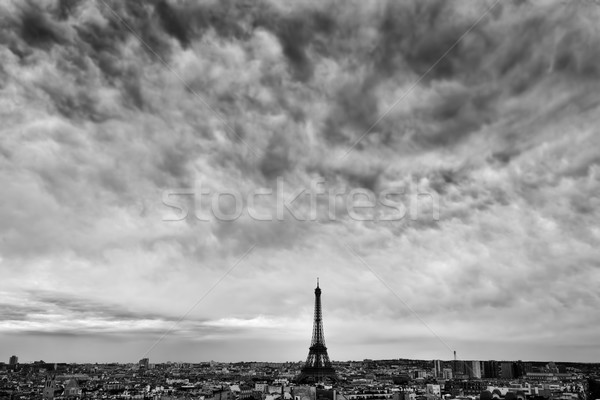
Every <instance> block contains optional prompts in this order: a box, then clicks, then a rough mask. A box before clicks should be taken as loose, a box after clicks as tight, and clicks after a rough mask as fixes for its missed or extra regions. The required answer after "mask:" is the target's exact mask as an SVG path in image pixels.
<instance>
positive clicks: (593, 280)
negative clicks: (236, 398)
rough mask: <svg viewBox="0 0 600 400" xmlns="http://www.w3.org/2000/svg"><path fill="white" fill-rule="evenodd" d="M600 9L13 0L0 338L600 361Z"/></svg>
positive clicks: (134, 356) (3, 87)
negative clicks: (319, 323)
mask: <svg viewBox="0 0 600 400" xmlns="http://www.w3.org/2000/svg"><path fill="white" fill-rule="evenodd" d="M598 20H600V5H599V4H597V2H593V1H581V2H565V1H562V0H547V1H546V0H544V1H541V0H526V1H509V2H501V3H498V2H497V1H492V0H486V1H479V0H469V1H460V2H458V1H444V0H427V1H421V0H405V1H383V0H382V1H379V0H378V1H371V2H365V1H359V0H348V2H339V1H337V0H326V1H313V0H306V1H297V2H292V1H278V0H258V1H246V0H233V1H215V0H202V1H191V0H177V1H175V0H160V1H159V0H156V1H154V0H153V1H150V2H146V1H141V0H131V1H129V0H128V1H126V2H121V1H118V0H92V1H83V2H80V1H69V0H60V1H59V0H52V1H43V0H31V1H26V2H23V1H19V0H5V1H0V23H1V24H2V26H3V27H4V28H3V29H2V30H0V55H1V57H2V60H3V62H2V66H1V67H0V119H1V121H2V126H1V127H0V130H1V132H0V187H1V188H2V190H1V192H2V204H3V207H0V221H1V222H0V273H1V276H0V343H1V344H2V346H1V349H0V351H2V352H4V351H6V352H9V353H10V354H8V353H6V357H5V355H4V353H3V354H2V357H4V358H7V357H8V356H10V355H12V354H15V355H17V356H18V357H19V360H22V362H27V361H35V360H39V359H43V360H48V361H50V360H58V361H65V362H113V361H118V362H125V361H130V362H134V361H136V360H139V359H142V358H146V357H147V358H149V359H150V360H155V361H156V362H158V361H167V360H181V361H188V362H190V361H193V360H202V359H203V360H206V359H209V360H210V359H215V360H222V361H239V360H249V359H254V360H261V361H267V360H269V361H284V360H304V359H305V357H306V351H307V348H308V346H309V345H310V332H311V327H312V323H313V300H314V299H313V292H312V290H313V288H314V283H315V279H316V277H319V278H320V285H321V288H322V289H323V291H324V292H325V293H326V296H324V298H323V317H324V321H325V325H324V331H325V335H326V337H327V349H328V354H329V357H330V358H331V359H332V360H348V359H356V360H361V359H365V358H372V359H388V358H414V359H429V360H432V359H444V360H445V359H452V352H453V351H457V352H458V357H459V358H460V359H466V360H502V359H509V360H519V359H527V360H550V361H581V362H594V361H598V360H599V359H600V343H599V339H598V338H600V314H599V313H598V312H597V310H598V309H599V308H600V291H598V287H600V246H599V243H600V228H599V227H600V197H599V195H598V193H600V152H599V149H600V133H599V132H598V128H597V127H598V126H600V101H599V100H598V96H597V93H599V89H600V84H599V82H600V81H599V79H598V78H599V77H600V53H599V52H598V49H599V48H600V32H599V31H598V28H597V21H598Z"/></svg>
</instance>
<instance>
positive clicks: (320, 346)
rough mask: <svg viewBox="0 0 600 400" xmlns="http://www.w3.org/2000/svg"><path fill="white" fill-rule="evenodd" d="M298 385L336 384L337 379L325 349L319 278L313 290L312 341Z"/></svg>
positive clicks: (297, 379)
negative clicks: (313, 317)
mask: <svg viewBox="0 0 600 400" xmlns="http://www.w3.org/2000/svg"><path fill="white" fill-rule="evenodd" d="M296 381H297V382H298V383H317V382H325V381H330V382H336V381H338V377H337V375H336V373H335V370H334V369H333V367H332V366H331V361H329V356H328V355H327V347H326V346H325V335H324V334H323V316H322V315H321V289H320V288H319V278H317V287H316V289H315V321H314V324H313V334H312V341H311V343H310V348H309V349H308V357H307V358H306V363H305V364H304V367H303V368H302V370H301V371H300V375H298V377H297V378H296Z"/></svg>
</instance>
